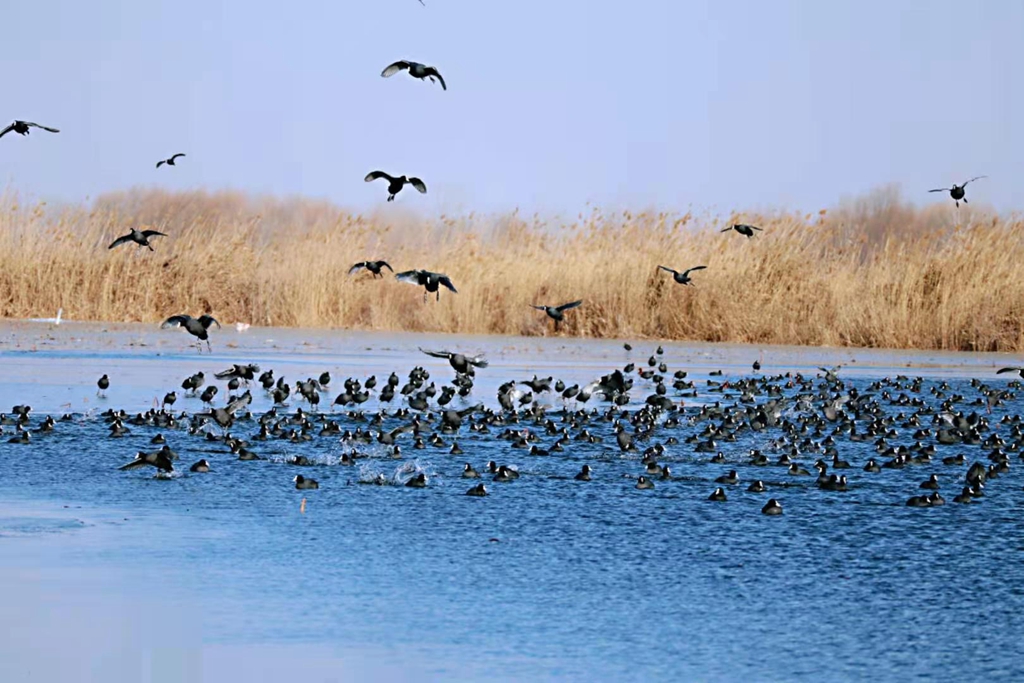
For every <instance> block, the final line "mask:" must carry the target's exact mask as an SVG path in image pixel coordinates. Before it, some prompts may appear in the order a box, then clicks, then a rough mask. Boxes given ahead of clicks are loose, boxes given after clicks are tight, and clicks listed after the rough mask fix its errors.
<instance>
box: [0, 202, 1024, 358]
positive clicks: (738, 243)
mask: <svg viewBox="0 0 1024 683" xmlns="http://www.w3.org/2000/svg"><path fill="white" fill-rule="evenodd" d="M400 211H401V207H391V206H389V207H388V210H387V211H384V210H381V211H380V212H379V213H376V214H374V215H372V216H358V215H353V214H350V213H347V212H345V211H343V210H341V209H339V208H337V207H334V206H331V205H329V204H326V203H320V202H315V201H311V200H303V199H296V200H277V199H262V198H247V197H244V196H241V195H237V194H232V193H216V194H207V193H202V192H197V193H177V194H167V193H163V192H157V191H141V190H136V191H130V192H126V193H118V194H112V195H106V196H103V197H101V198H99V199H98V200H96V202H95V203H94V205H93V206H91V207H61V208H58V207H51V206H42V205H39V206H23V205H20V204H19V202H18V200H17V198H16V197H14V196H7V197H4V198H0V315H2V316H4V317H9V318H25V317H42V316H45V317H50V316H53V315H54V314H55V312H56V310H57V309H58V308H60V307H62V308H63V309H64V317H65V318H68V319H72V320H98V321H142V322H148V323H153V324H156V323H159V322H160V321H162V320H163V319H164V318H166V317H167V316H169V315H172V314H176V313H188V314H191V315H200V314H202V313H212V314H213V315H214V316H216V317H217V318H218V319H220V320H221V321H222V322H224V323H225V324H227V323H233V322H235V321H242V322H247V323H251V324H253V325H279V326H298V327H345V328H359V329H373V330H410V331H421V330H428V331H438V332H459V333H482V334H525V335H542V334H553V328H552V324H551V321H550V320H548V319H547V317H546V316H545V315H544V314H543V313H542V312H539V311H536V310H534V309H532V308H530V304H548V305H558V304H561V303H565V302H567V301H573V300H575V299H583V300H584V303H583V305H582V306H581V307H580V308H577V309H575V310H573V311H570V312H568V313H567V314H566V318H565V322H564V323H563V324H562V326H561V332H560V333H561V334H565V335H571V336H581V337H623V338H638V337H658V338H670V339H686V340H704V341H729V342H752V343H764V344H769V343H771V344H806V345H836V346H839V345H849V346H871V347H889V348H934V349H960V350H985V351H991V350H1003V351H1011V350H1017V351H1020V350H1024V278H1022V277H1021V273H1022V269H1024V219H1021V218H1020V217H1017V216H1009V217H1008V216H995V215H992V214H990V213H984V212H983V211H979V210H978V209H975V208H972V207H961V209H960V213H959V226H958V225H957V218H958V214H957V212H956V209H955V208H954V207H953V206H952V203H951V202H942V203H940V204H935V205H931V206H929V207H928V208H926V209H915V208H913V207H911V206H909V205H907V204H906V203H904V202H902V201H901V200H900V198H899V195H898V193H896V192H895V191H893V190H881V191H878V192H876V193H874V194H872V195H870V196H868V197H865V198H863V199H859V200H854V201H849V202H845V203H843V204H842V205H840V206H839V207H837V208H836V209H834V210H829V211H827V212H826V211H822V212H821V213H819V214H813V215H797V214H791V213H785V212H780V213H777V214H771V215H757V214H736V215H733V216H723V217H711V216H707V217H702V216H694V215H670V214H661V213H630V212H624V213H615V214H607V213H601V212H599V211H595V212H593V213H591V214H586V215H581V216H578V217H576V218H575V219H572V220H546V219H543V218H532V217H524V216H521V215H518V214H510V215H504V216H497V217H491V216H479V215H468V216H460V217H450V216H443V217H441V218H439V219H434V220H421V219H417V218H415V217H412V216H409V215H403V214H401V213H400ZM733 222H745V223H751V224H754V225H758V226H760V227H762V228H764V232H762V233H758V235H757V237H755V238H753V239H747V238H744V237H742V236H740V235H738V234H736V233H735V232H728V233H724V234H723V233H720V232H719V229H720V228H722V227H725V226H727V225H731V224H732V223H733ZM132 227H136V228H141V227H147V228H152V229H156V230H160V231H161V232H165V233H167V234H168V235H169V236H168V237H166V238H161V239H159V240H156V241H155V242H154V247H155V249H156V251H155V252H150V251H148V250H146V249H141V250H140V249H138V248H137V247H136V246H135V245H128V246H127V247H124V246H122V247H120V248H119V249H115V250H113V251H109V250H108V249H107V245H108V244H109V243H110V242H111V241H113V239H114V238H115V237H117V236H118V235H122V234H124V233H125V232H127V231H128V229H129V228H132ZM378 258H382V259H386V260H387V261H389V262H390V263H391V265H392V266H393V267H394V268H395V270H397V271H400V270H406V269H411V268H425V269H430V270H434V271H438V272H442V273H447V274H448V275H449V276H451V278H452V280H453V281H454V283H455V285H456V287H457V288H458V290H459V293H458V294H450V293H446V294H447V295H446V296H442V297H441V301H440V303H437V302H435V301H434V300H433V297H431V300H430V301H429V302H428V303H426V304H425V303H424V302H423V290H422V288H417V287H412V286H409V285H405V284H402V283H399V282H396V281H395V279H394V277H393V276H392V275H391V274H390V273H387V271H385V273H386V274H387V277H386V278H385V279H384V280H380V279H378V280H376V281H374V280H372V279H371V276H370V275H369V274H368V273H366V272H362V273H360V274H359V275H358V276H353V277H349V276H348V275H347V271H348V268H349V266H351V265H352V264H353V263H356V262H357V261H363V260H366V259H378ZM659 264H660V265H666V266H670V267H673V268H676V269H684V268H688V267H690V266H695V265H707V266H708V268H707V270H702V271H698V272H696V273H694V274H693V279H694V283H695V286H694V287H686V286H682V285H679V284H676V283H675V282H673V281H672V277H671V275H670V274H669V273H666V272H664V271H658V270H657V266H658V265H659Z"/></svg>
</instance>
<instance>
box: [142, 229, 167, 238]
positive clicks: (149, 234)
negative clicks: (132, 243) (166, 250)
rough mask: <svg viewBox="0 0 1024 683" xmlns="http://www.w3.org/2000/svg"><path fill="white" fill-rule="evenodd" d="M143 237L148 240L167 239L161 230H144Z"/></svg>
mask: <svg viewBox="0 0 1024 683" xmlns="http://www.w3.org/2000/svg"><path fill="white" fill-rule="evenodd" d="M142 236H143V237H145V238H146V239H149V238H150V237H167V235H166V234H164V233H162V232H160V231H159V230H143V231H142Z"/></svg>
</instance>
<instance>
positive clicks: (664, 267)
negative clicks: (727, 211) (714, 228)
mask: <svg viewBox="0 0 1024 683" xmlns="http://www.w3.org/2000/svg"><path fill="white" fill-rule="evenodd" d="M725 230H732V228H726V229H725ZM725 230H723V231H722V232H725ZM658 268H660V269H662V270H667V271H668V272H670V273H672V274H673V275H676V274H677V271H675V270H672V269H671V268H669V267H668V266H658Z"/></svg>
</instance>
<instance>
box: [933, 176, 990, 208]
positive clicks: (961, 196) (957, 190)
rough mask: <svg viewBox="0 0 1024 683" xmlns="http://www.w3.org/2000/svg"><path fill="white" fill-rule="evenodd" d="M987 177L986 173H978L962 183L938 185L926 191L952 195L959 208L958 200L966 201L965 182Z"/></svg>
mask: <svg viewBox="0 0 1024 683" xmlns="http://www.w3.org/2000/svg"><path fill="white" fill-rule="evenodd" d="M987 177H988V176H987V175H979V176H975V177H973V178H971V179H970V180H968V181H966V182H965V183H963V184H962V185H954V186H953V187H939V188H936V189H934V190H928V191H929V192H948V193H949V196H950V197H952V198H953V201H955V202H956V208H958V209H959V208H960V202H963V203H964V204H966V203H967V196H966V194H965V192H966V188H967V183H973V182H974V181H975V180H981V179H982V178H987Z"/></svg>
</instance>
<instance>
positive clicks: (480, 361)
mask: <svg viewBox="0 0 1024 683" xmlns="http://www.w3.org/2000/svg"><path fill="white" fill-rule="evenodd" d="M420 351H422V352H423V353H425V354H427V355H428V356H431V357H433V358H444V359H445V360H447V361H448V363H449V364H450V365H451V366H452V368H453V369H454V370H455V372H457V373H459V374H461V375H464V374H467V373H468V372H469V371H470V368H486V367H487V361H486V360H484V357H483V356H465V355H463V354H461V353H453V352H451V351H427V350H426V349H420Z"/></svg>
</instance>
